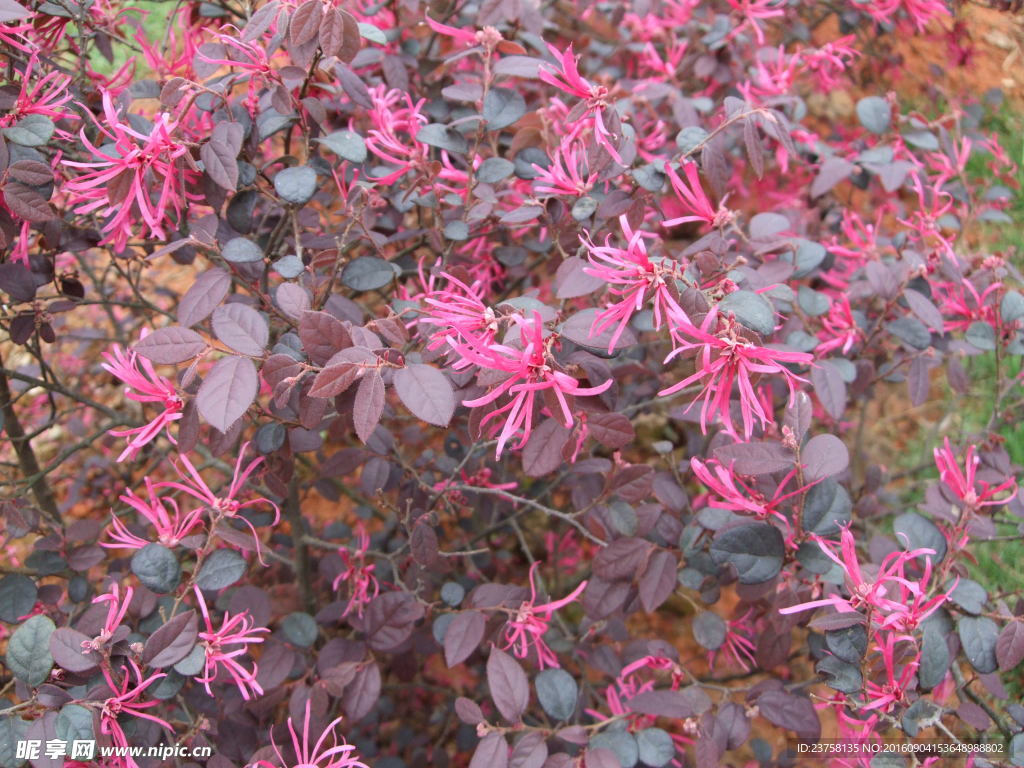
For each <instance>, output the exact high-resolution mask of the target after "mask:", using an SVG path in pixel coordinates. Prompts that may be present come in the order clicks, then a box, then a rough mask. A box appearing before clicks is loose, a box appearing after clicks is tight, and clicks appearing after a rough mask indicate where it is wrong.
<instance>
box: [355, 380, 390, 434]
mask: <svg viewBox="0 0 1024 768" xmlns="http://www.w3.org/2000/svg"><path fill="white" fill-rule="evenodd" d="M383 412H384V379H383V378H381V375H380V372H379V371H368V372H367V373H366V374H365V375H364V376H363V379H362V381H360V382H359V388H358V389H357V390H356V399H355V404H354V405H353V407H352V421H353V422H354V423H355V427H356V435H358V436H359V439H360V440H362V441H363V442H364V443H367V442H369V440H370V436H371V435H372V434H373V430H375V429H376V428H377V424H378V423H379V422H380V417H381V414H382V413H383Z"/></svg>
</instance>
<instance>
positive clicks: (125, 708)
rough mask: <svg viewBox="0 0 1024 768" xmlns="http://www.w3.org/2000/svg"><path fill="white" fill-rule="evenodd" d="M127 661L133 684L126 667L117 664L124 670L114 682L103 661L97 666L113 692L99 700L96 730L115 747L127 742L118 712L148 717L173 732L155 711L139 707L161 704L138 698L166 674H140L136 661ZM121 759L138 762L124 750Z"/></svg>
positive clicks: (130, 767)
mask: <svg viewBox="0 0 1024 768" xmlns="http://www.w3.org/2000/svg"><path fill="white" fill-rule="evenodd" d="M128 663H129V664H130V665H131V671H132V672H134V674H135V679H136V680H137V681H138V683H137V684H136V685H135V687H134V688H133V687H132V684H131V674H129V671H128V668H127V667H124V666H122V667H121V672H122V673H123V674H124V677H123V678H122V679H121V682H120V684H118V683H115V682H114V679H113V677H112V676H111V674H110V668H109V667H108V666H107V665H106V664H104V665H102V666H101V671H102V672H103V678H104V680H106V683H107V686H108V687H109V688H110V690H111V692H112V693H113V695H112V696H111V697H110V698H108V699H106V700H105V701H104V702H103V708H102V709H101V710H100V733H103V734H106V735H108V736H110V740H111V742H113V745H114V746H115V747H127V746H128V745H129V742H128V737H127V736H125V733H124V730H123V729H122V728H121V723H120V722H118V717H119V716H121V715H131V716H132V717H140V718H143V719H144V720H151V721H152V722H154V723H157V724H158V725H161V726H163V727H164V728H166V729H167V733H171V734H173V733H174V731H173V729H172V728H171V724H170V723H168V722H167V721H166V720H162V719H160V718H159V717H156V716H155V715H150V714H148V713H146V712H144V711H143V710H146V709H149V708H150V707H157V706H159V705H160V704H161V702H160V701H147V702H142V701H139V699H140V697H141V696H142V692H143V691H145V690H146V689H147V688H149V686H151V685H152V684H153V683H155V682H156V681H157V680H159V679H160V678H162V677H166V675H165V674H164V673H163V672H159V673H156V674H153V675H150V676H149V677H147V678H143V676H142V670H141V669H139V665H138V664H136V663H135V662H134V661H133V660H132V659H130V658H129V659H128ZM124 759H125V761H126V765H127V766H128V768H137V767H138V763H136V762H135V759H134V758H133V757H131V755H130V754H126V756H125V758H124Z"/></svg>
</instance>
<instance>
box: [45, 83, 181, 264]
mask: <svg viewBox="0 0 1024 768" xmlns="http://www.w3.org/2000/svg"><path fill="white" fill-rule="evenodd" d="M103 118H104V119H103V120H102V121H99V120H95V119H94V122H95V123H96V127H97V129H98V130H99V132H100V134H101V137H102V138H103V139H105V141H104V142H103V146H102V148H100V147H96V146H95V145H93V144H92V142H90V141H89V139H88V138H87V137H86V135H85V129H84V128H83V129H82V131H81V133H80V136H81V140H82V143H83V144H84V145H85V147H86V148H87V149H88V150H89V151H90V152H92V155H93V157H94V158H95V160H94V162H89V163H80V162H75V161H71V160H65V161H64V164H65V165H67V166H70V167H73V168H89V169H93V170H89V171H87V172H86V173H84V174H83V175H81V176H79V177H77V178H74V179H71V180H70V181H68V182H67V184H65V185H64V189H65V190H66V191H67V192H68V193H69V194H70V196H71V199H72V202H73V204H76V205H78V207H77V208H76V209H75V212H76V213H93V212H95V211H99V212H100V214H101V215H103V216H109V217H110V220H109V221H108V222H107V224H106V225H105V226H104V227H103V232H104V233H105V236H104V238H103V240H101V241H100V244H101V245H103V244H107V243H110V244H113V246H114V247H115V248H116V249H117V250H122V249H123V248H124V246H125V245H126V243H127V242H128V238H129V237H131V236H132V235H133V234H134V233H135V228H136V225H137V223H138V220H139V219H140V218H141V220H142V223H143V224H144V226H145V230H146V235H147V236H148V237H149V238H152V239H154V240H166V239H167V237H168V235H167V232H168V231H169V230H168V229H166V227H169V226H170V227H176V226H177V219H178V218H180V216H181V213H182V209H183V207H184V205H185V204H186V202H187V200H188V199H189V198H191V197H192V196H193V195H194V193H192V192H189V190H190V189H195V188H197V186H198V184H199V174H198V173H197V172H196V171H194V170H190V169H189V168H188V166H187V165H186V164H185V161H184V157H185V155H187V154H188V153H189V147H188V145H186V144H185V143H184V142H183V141H181V140H179V139H177V138H175V137H174V135H173V134H174V133H175V131H176V130H177V128H178V123H177V122H176V121H175V120H173V119H171V117H170V115H168V114H167V113H161V114H160V115H158V116H157V117H156V119H155V120H154V122H153V127H152V129H151V130H150V133H149V135H146V134H142V133H139V132H138V131H136V130H135V129H134V128H132V127H131V126H130V125H129V124H128V122H127V121H124V120H122V119H121V116H120V115H119V114H118V112H117V110H116V109H115V108H114V104H113V101H112V99H111V97H110V93H109V92H108V91H103ZM154 197H155V198H156V199H155V201H154ZM172 212H173V214H174V217H173V219H172V217H171V213H172Z"/></svg>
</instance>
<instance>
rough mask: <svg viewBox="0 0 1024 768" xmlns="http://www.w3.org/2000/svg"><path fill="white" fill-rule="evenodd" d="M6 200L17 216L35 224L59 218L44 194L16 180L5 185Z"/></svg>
mask: <svg viewBox="0 0 1024 768" xmlns="http://www.w3.org/2000/svg"><path fill="white" fill-rule="evenodd" d="M4 202H5V203H7V207H8V208H10V209H11V213H13V214H14V215H15V216H18V217H20V218H22V219H24V220H25V221H31V222H32V223H34V224H40V223H42V222H44V221H52V220H54V219H56V218H57V214H56V213H54V211H53V208H52V207H50V204H49V203H48V202H47V201H46V199H45V198H44V197H43V196H42V195H40V194H39V193H38V192H36V190H35V189H34V188H32V187H28V186H25V185H24V184H20V183H18V182H16V181H11V182H8V183H7V184H5V185H4Z"/></svg>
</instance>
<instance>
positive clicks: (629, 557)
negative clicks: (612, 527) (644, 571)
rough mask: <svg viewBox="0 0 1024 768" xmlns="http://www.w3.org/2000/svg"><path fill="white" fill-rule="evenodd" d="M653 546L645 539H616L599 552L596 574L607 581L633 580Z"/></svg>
mask: <svg viewBox="0 0 1024 768" xmlns="http://www.w3.org/2000/svg"><path fill="white" fill-rule="evenodd" d="M653 548H654V545H653V544H651V543H650V542H649V541H644V540H643V539H636V538H625V539H616V540H615V541H613V542H612V543H611V544H609V545H608V546H607V547H605V548H604V549H602V550H601V551H600V552H598V553H597V557H595V558H594V574H595V575H597V576H599V577H601V578H602V579H604V580H606V581H632V580H633V577H634V576H636V574H637V573H638V572H639V571H640V568H641V567H642V566H643V564H644V561H645V560H646V559H647V557H648V553H649V552H650V551H651V550H652V549H653Z"/></svg>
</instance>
